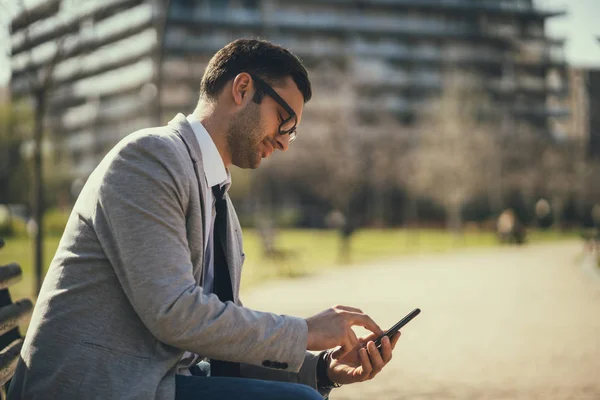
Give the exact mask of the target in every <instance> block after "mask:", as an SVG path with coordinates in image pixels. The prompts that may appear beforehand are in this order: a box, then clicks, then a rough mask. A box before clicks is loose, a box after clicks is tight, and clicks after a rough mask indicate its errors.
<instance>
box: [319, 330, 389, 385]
mask: <svg viewBox="0 0 600 400" xmlns="http://www.w3.org/2000/svg"><path fill="white" fill-rule="evenodd" d="M378 337H379V335H369V336H367V337H366V338H361V339H359V345H358V346H356V348H354V349H353V350H352V351H351V352H350V353H347V354H345V355H343V356H341V357H338V355H337V354H336V353H337V352H334V353H333V355H332V357H331V360H330V362H329V368H328V370H327V375H328V376H329V379H331V381H333V382H336V383H340V384H349V383H356V382H363V381H367V380H370V379H373V378H374V377H375V375H377V374H378V373H379V372H380V371H381V370H382V369H383V367H385V366H386V365H387V363H389V362H390V360H391V359H392V350H393V349H394V347H396V343H397V342H398V339H399V338H400V332H398V333H396V334H395V335H394V336H392V340H390V339H389V338H388V337H387V336H386V337H384V338H383V340H382V341H381V353H380V352H379V350H378V349H377V347H375V342H374V341H375V340H376V339H377V338H378Z"/></svg>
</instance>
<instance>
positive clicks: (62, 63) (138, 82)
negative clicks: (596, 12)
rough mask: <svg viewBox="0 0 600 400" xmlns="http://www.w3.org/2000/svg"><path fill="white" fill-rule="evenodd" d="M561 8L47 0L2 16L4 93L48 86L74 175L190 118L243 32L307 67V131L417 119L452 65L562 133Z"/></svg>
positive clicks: (499, 104) (500, 101)
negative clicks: (204, 85)
mask: <svg viewBox="0 0 600 400" xmlns="http://www.w3.org/2000/svg"><path fill="white" fill-rule="evenodd" d="M562 14H563V13H562V12H555V11H552V10H542V9H539V8H536V7H535V6H534V4H533V3H532V0H355V1H351V0H170V1H168V0H146V1H144V0H86V1H68V0H47V1H45V2H42V3H40V4H39V5H38V6H37V7H35V8H34V9H30V10H28V11H27V12H23V13H21V14H19V15H18V16H17V17H16V18H15V19H14V20H13V21H12V24H11V45H12V59H11V66H12V71H13V73H12V79H11V91H12V94H13V96H20V95H28V94H31V93H33V92H35V91H38V92H39V91H40V90H44V91H46V92H45V93H46V95H47V98H48V109H47V112H46V113H45V116H44V118H45V122H46V126H47V127H48V130H49V131H50V132H51V133H52V135H53V137H55V138H56V141H57V143H58V142H60V143H61V146H63V148H64V149H66V151H65V154H67V155H68V156H69V157H71V159H72V163H73V165H74V166H75V167H74V168H73V170H72V174H73V177H86V176H87V174H89V173H90V172H91V170H92V169H93V168H94V167H95V165H97V163H98V162H99V160H100V159H101V157H102V156H103V155H104V154H105V153H106V151H107V150H108V149H109V148H110V147H112V146H113V145H114V144H115V143H116V142H117V141H118V140H119V139H120V138H122V137H123V136H125V135H127V134H128V133H130V132H132V131H134V130H137V129H140V128H143V127H147V126H152V125H156V124H162V123H165V122H166V121H168V120H169V119H170V118H172V117H173V115H174V114H175V113H177V112H183V113H189V112H191V111H192V110H193V109H194V107H195V105H196V102H197V96H198V88H199V83H200V78H201V76H202V74H203V71H204V68H205V67H206V65H207V63H208V61H209V59H210V58H211V56H212V55H213V54H214V53H215V51H217V50H218V49H220V48H221V47H222V46H224V45H225V44H227V43H228V42H230V41H232V40H234V39H236V38H239V37H261V38H265V39H269V40H272V41H273V42H275V43H278V44H282V45H284V46H286V47H288V48H290V50H292V51H293V52H294V53H296V54H298V55H299V56H300V58H301V59H302V60H303V61H304V62H305V64H306V66H307V68H308V69H309V73H310V75H311V80H312V81H313V86H314V88H315V90H314V92H315V95H314V100H313V101H311V103H309V105H308V107H307V109H306V112H305V117H304V118H303V120H304V121H305V122H303V125H305V126H309V127H310V129H307V130H306V135H314V136H315V137H318V135H320V134H323V132H324V131H325V128H326V126H328V124H331V122H332V121H333V122H334V123H336V124H338V126H339V127H340V129H343V130H344V131H345V132H346V134H347V135H367V134H376V132H377V126H378V125H379V124H380V122H381V121H382V120H386V121H389V120H390V119H392V120H394V121H397V122H398V123H399V124H412V123H413V122H415V121H418V120H419V119H420V118H426V117H427V113H428V112H432V110H431V109H430V104H431V100H432V99H433V98H435V97H436V96H439V94H440V93H441V92H442V90H443V87H444V85H445V76H446V73H447V71H449V70H452V71H460V72H461V73H462V74H464V75H466V76H469V77H471V78H472V80H473V82H478V85H479V86H481V87H482V88H483V89H484V90H485V91H486V93H488V94H489V96H490V98H491V99H492V101H493V104H494V107H493V108H494V109H495V110H497V111H498V112H501V113H502V115H503V116H508V117H509V118H510V119H511V121H512V122H513V123H512V124H510V125H509V126H511V127H512V128H511V129H515V130H516V129H517V127H518V126H526V127H527V128H528V129H533V130H535V131H536V132H539V133H540V134H541V135H545V136H547V137H553V136H561V135H564V133H563V132H561V129H562V128H561V127H562V126H564V124H561V123H560V120H561V118H564V117H565V116H566V115H568V109H567V107H565V101H564V98H565V96H566V95H567V92H568V85H567V77H566V73H567V72H566V66H565V61H564V56H563V40H562V39H560V38H550V37H548V36H547V35H546V34H545V22H546V20H547V19H548V18H552V17H558V16H560V15H562ZM479 86H478V87H479ZM303 134H304V132H303Z"/></svg>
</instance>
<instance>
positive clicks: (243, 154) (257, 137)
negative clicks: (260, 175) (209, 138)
mask: <svg viewBox="0 0 600 400" xmlns="http://www.w3.org/2000/svg"><path fill="white" fill-rule="evenodd" d="M262 131H263V130H262V127H261V118H260V107H259V105H258V104H256V103H254V102H250V103H248V105H246V107H244V109H243V110H241V111H240V112H239V113H238V114H237V115H235V116H234V117H233V118H232V119H231V123H230V124H229V129H228V131H227V145H228V146H229V150H230V152H231V163H232V164H233V165H235V166H236V167H239V168H250V169H256V168H258V166H259V165H260V161H261V158H262V155H261V154H260V152H259V149H260V142H261V140H262Z"/></svg>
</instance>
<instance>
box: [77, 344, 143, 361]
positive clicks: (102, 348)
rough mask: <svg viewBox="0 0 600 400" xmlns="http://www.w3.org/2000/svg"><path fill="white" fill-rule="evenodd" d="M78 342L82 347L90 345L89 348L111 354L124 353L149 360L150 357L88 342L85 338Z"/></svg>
mask: <svg viewBox="0 0 600 400" xmlns="http://www.w3.org/2000/svg"><path fill="white" fill-rule="evenodd" d="M79 344H80V345H81V346H83V347H91V348H94V349H97V350H100V351H104V352H106V353H109V354H113V355H125V356H128V357H133V358H137V359H140V360H150V359H151V358H150V357H147V356H142V355H140V354H134V353H133V352H129V351H124V350H121V349H115V348H112V347H107V346H104V345H101V344H98V343H93V342H89V341H85V340H82V341H80V342H79Z"/></svg>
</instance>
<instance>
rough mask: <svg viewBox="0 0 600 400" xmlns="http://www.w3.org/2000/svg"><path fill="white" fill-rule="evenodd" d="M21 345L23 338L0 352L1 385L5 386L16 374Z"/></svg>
mask: <svg viewBox="0 0 600 400" xmlns="http://www.w3.org/2000/svg"><path fill="white" fill-rule="evenodd" d="M21 347H23V339H17V340H15V341H14V342H12V343H11V344H9V345H8V346H7V347H6V348H5V349H4V350H2V351H1V352H0V386H4V384H6V382H8V381H9V379H10V378H12V376H13V375H14V373H15V369H16V368H17V363H18V361H19V353H21Z"/></svg>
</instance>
